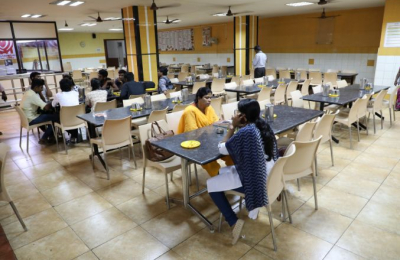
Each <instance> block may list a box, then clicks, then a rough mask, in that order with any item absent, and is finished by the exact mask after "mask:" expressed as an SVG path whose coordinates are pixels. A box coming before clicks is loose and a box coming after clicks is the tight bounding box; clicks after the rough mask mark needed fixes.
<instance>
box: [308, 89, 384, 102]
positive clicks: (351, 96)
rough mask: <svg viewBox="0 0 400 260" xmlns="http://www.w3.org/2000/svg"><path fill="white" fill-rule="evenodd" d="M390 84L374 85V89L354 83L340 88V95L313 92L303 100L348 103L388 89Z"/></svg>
mask: <svg viewBox="0 0 400 260" xmlns="http://www.w3.org/2000/svg"><path fill="white" fill-rule="evenodd" d="M388 88H390V87H389V86H374V89H373V90H369V91H367V90H361V89H360V85H359V84H354V85H351V86H348V87H345V88H340V89H339V90H340V96H339V97H324V96H322V93H317V94H312V95H308V96H303V100H307V101H314V102H323V103H328V104H336V105H346V104H348V103H351V102H354V101H356V100H357V99H359V98H361V97H363V96H364V95H365V94H372V93H377V92H380V91H381V90H384V89H388Z"/></svg>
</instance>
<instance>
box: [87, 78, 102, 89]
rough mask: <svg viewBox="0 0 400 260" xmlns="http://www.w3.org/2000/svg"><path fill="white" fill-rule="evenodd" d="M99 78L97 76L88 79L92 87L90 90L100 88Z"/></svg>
mask: <svg viewBox="0 0 400 260" xmlns="http://www.w3.org/2000/svg"><path fill="white" fill-rule="evenodd" d="M100 84H101V83H100V80H99V79H98V78H93V79H92V80H91V81H90V86H91V87H92V90H97V89H99V88H100Z"/></svg>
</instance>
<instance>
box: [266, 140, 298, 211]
mask: <svg viewBox="0 0 400 260" xmlns="http://www.w3.org/2000/svg"><path fill="white" fill-rule="evenodd" d="M292 147H293V148H292V149H291V151H290V152H288V153H287V154H285V156H282V157H279V159H278V160H277V161H276V162H275V164H274V166H273V167H272V169H271V171H270V172H269V174H268V177H267V185H266V187H267V194H268V203H269V204H270V205H271V204H272V203H273V202H274V201H275V200H276V198H277V197H278V196H279V195H280V194H281V192H282V189H283V188H284V186H285V181H284V179H283V168H284V166H285V164H286V162H287V160H288V159H289V158H290V157H291V156H292V155H293V154H294V153H295V152H296V146H292Z"/></svg>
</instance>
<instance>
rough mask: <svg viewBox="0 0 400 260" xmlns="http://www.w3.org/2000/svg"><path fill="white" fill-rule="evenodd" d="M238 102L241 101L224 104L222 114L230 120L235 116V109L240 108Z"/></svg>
mask: <svg viewBox="0 0 400 260" xmlns="http://www.w3.org/2000/svg"><path fill="white" fill-rule="evenodd" d="M238 103H239V102H233V103H229V104H223V105H222V114H223V115H224V119H225V120H230V119H231V118H232V117H233V114H234V112H235V110H236V109H238Z"/></svg>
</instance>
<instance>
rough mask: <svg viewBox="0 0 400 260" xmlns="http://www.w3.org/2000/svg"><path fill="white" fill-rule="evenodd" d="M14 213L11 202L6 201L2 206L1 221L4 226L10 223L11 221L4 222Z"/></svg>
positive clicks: (0, 211) (0, 209) (0, 208)
mask: <svg viewBox="0 0 400 260" xmlns="http://www.w3.org/2000/svg"><path fill="white" fill-rule="evenodd" d="M13 214H14V211H13V210H12V208H11V206H10V204H8V203H6V204H4V205H2V206H1V207H0V223H1V225H2V226H4V225H6V224H9V223H11V222H8V223H3V221H4V220H5V219H7V218H9V217H10V216H12V215H13Z"/></svg>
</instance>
